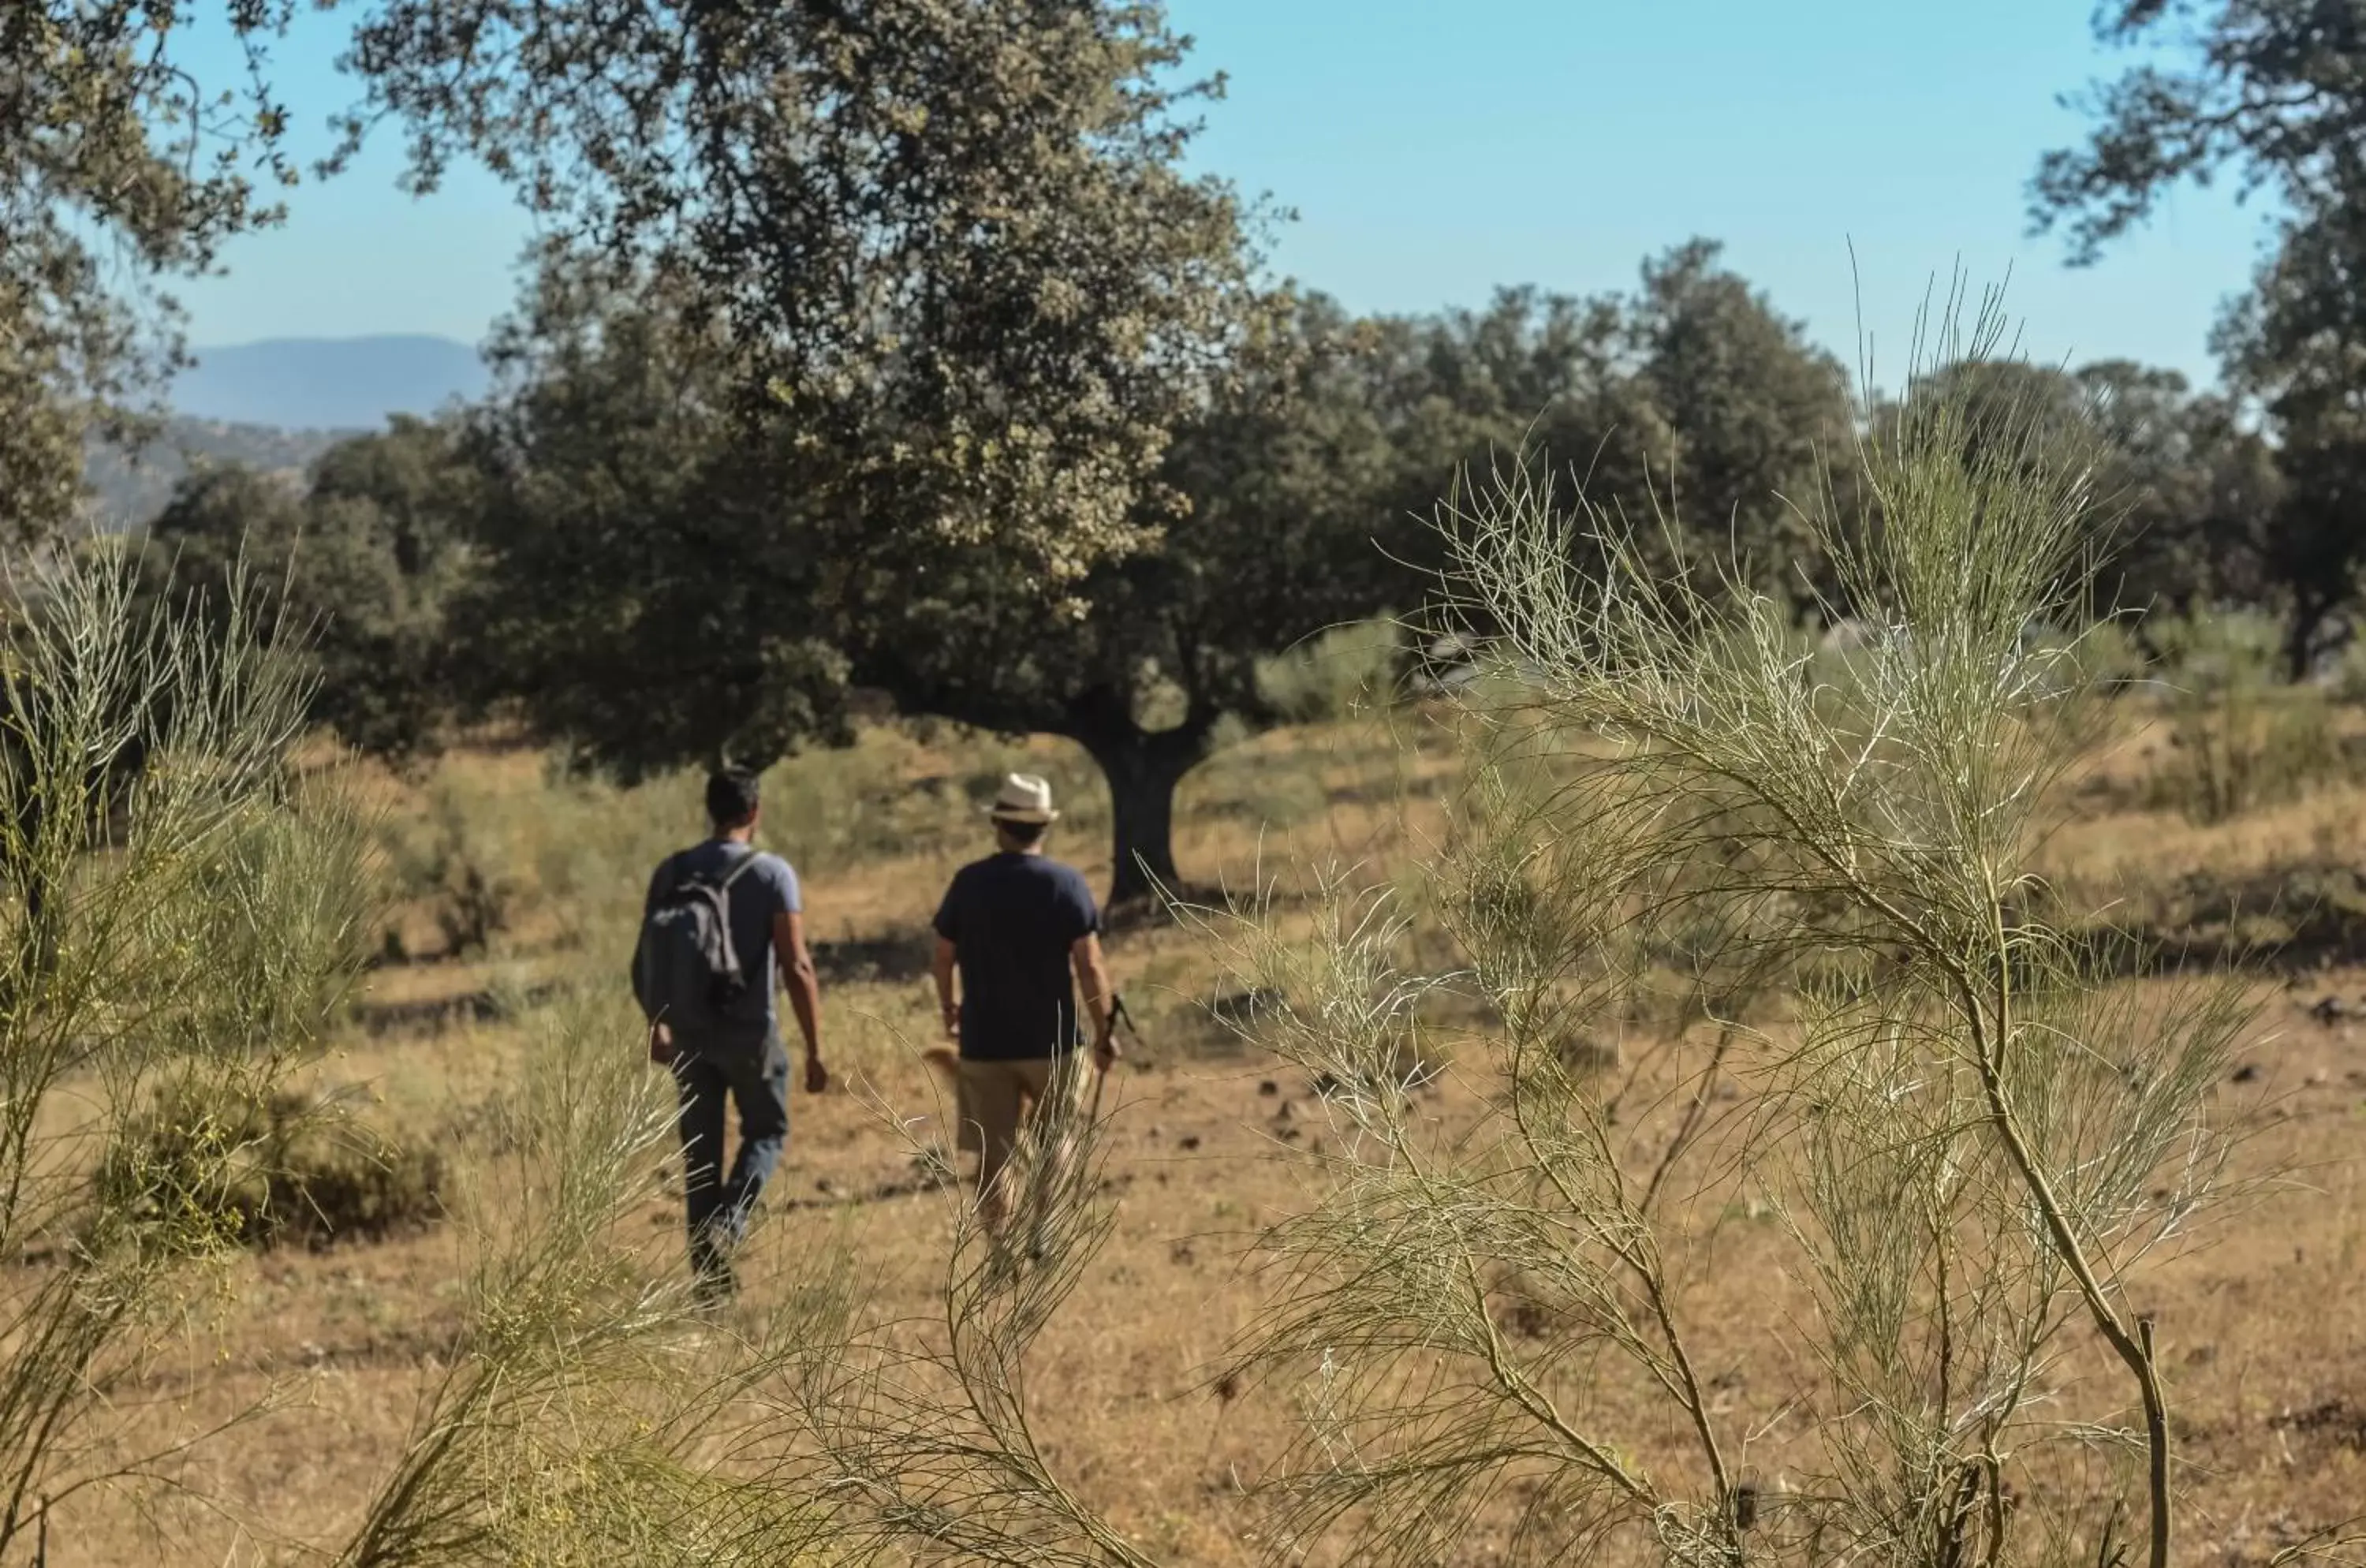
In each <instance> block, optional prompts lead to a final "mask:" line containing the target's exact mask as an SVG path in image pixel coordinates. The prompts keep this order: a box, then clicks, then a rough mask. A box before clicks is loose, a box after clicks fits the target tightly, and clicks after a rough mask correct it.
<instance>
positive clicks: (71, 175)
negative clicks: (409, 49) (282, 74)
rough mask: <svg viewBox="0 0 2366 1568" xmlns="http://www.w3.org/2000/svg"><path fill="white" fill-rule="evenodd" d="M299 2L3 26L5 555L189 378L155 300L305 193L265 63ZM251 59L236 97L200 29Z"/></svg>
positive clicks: (48, 526)
mask: <svg viewBox="0 0 2366 1568" xmlns="http://www.w3.org/2000/svg"><path fill="white" fill-rule="evenodd" d="M299 5H300V0H221V4H220V6H206V5H193V4H188V3H186V0H110V3H108V4H105V5H90V4H83V3H78V0H11V3H10V4H8V5H7V6H0V536H5V537H6V538H8V539H11V540H15V541H22V540H24V539H26V538H28V537H34V536H39V535H42V534H44V533H47V532H49V531H51V530H53V529H55V528H56V527H57V526H59V525H61V524H62V523H64V522H65V521H67V520H68V519H69V518H70V517H72V516H73V513H74V510H75V507H76V505H77V504H78V502H79V501H80V499H81V488H82V487H81V474H82V467H83V455H84V445H83V441H84V432H85V431H86V430H88V429H89V428H91V427H92V426H93V425H94V424H97V425H101V426H104V427H106V428H107V430H108V431H109V433H110V434H117V435H121V434H126V433H127V432H128V431H130V429H131V428H132V426H133V425H134V423H136V421H135V416H136V415H137V414H138V413H140V412H141V409H142V406H143V404H144V402H145V400H146V396H147V394H148V393H149V392H151V391H152V389H154V388H155V387H156V386H157V385H158V384H159V383H160V382H161V379H162V378H163V376H164V375H165V374H167V373H169V372H170V371H171V370H172V369H174V368H175V367H176V366H177V365H178V364H179V363H180V360H181V357H182V354H181V340H180V335H179V332H178V311H177V309H176V307H175V303H174V301H173V299H172V298H171V296H170V295H169V294H167V293H165V292H163V289H162V288H161V285H162V284H163V283H164V282H166V281H168V280H169V279H171V278H173V277H176V276H193V275H196V274H197V273H200V272H202V271H203V270H204V269H205V268H206V267H207V266H208V265H211V263H212V262H213V260H214V257H215V256H216V254H218V253H219V251H220V247H221V245H222V243H223V242H224V241H226V240H228V239H229V238H231V236H232V235H234V234H238V233H241V232H242V231H246V230H249V229H253V228H255V227H257V226H259V225H263V224H266V223H269V222H272V221H274V220H276V219H277V218H278V216H279V209H278V208H277V207H276V205H274V204H273V203H272V202H271V201H270V200H269V199H268V198H267V190H268V187H271V186H276V185H279V184H283V183H293V181H294V180H295V178H296V174H295V170H294V169H293V167H292V166H291V165H290V164H289V163H288V162H287V159H286V158H285V157H284V156H283V155H282V152H281V138H282V133H283V131H284V130H285V127H286V115H285V112H284V111H283V110H282V109H281V108H280V107H279V106H278V104H277V103H276V100H275V99H274V98H273V96H272V94H271V89H270V85H269V80H268V65H269V50H270V45H271V43H272V41H273V40H274V39H276V37H278V35H279V34H280V33H281V32H283V31H284V30H285V28H286V27H287V23H288V21H289V19H290V17H292V16H293V14H294V13H295V12H296V11H297V10H298V9H299ZM209 12H210V13H211V14H213V15H217V16H219V17H220V18H221V19H222V21H223V22H224V23H226V24H227V26H228V28H229V29H230V31H231V34H232V35H233V37H234V38H235V39H237V40H238V42H239V43H240V44H241V45H242V50H243V53H244V56H245V64H246V69H245V71H244V72H243V73H242V80H240V81H237V82H234V83H222V82H208V81H202V80H199V79H198V78H197V77H196V76H194V75H193V74H192V73H191V71H190V68H189V65H188V62H187V61H186V59H185V58H184V56H185V55H186V52H187V34H188V32H189V30H190V28H192V26H194V25H195V24H196V23H197V21H198V19H199V18H200V17H203V16H206V15H207V14H208V13H209Z"/></svg>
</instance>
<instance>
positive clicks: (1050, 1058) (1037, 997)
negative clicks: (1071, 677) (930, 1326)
mask: <svg viewBox="0 0 2366 1568" xmlns="http://www.w3.org/2000/svg"><path fill="white" fill-rule="evenodd" d="M986 811H987V818H988V820H989V821H991V822H992V824H993V826H994V836H995V840H996V846H997V849H996V852H995V853H993V854H991V855H988V856H987V857H986V859H984V860H981V861H974V862H972V863H970V864H968V865H965V866H963V867H962V868H961V870H960V872H959V873H957V874H955V875H954V877H953V880H952V886H951V887H949V888H947V889H946V891H945V897H944V902H943V904H942V905H941V907H940V908H938V910H937V919H936V930H937V956H936V976H937V1001H938V1005H939V1006H940V1007H941V1008H942V1009H943V1011H944V1024H945V1032H946V1034H947V1035H948V1036H950V1037H951V1038H952V1039H953V1040H954V1041H955V1042H957V1043H958V1044H959V1047H960V1061H959V1063H958V1075H957V1078H956V1093H955V1100H956V1114H957V1116H958V1118H959V1122H960V1129H959V1131H960V1146H961V1147H962V1148H963V1149H967V1150H974V1151H975V1153H976V1155H977V1190H978V1212H979V1213H980V1214H981V1215H982V1216H983V1217H984V1218H985V1220H986V1224H989V1225H996V1224H999V1223H1000V1222H1001V1218H1002V1215H1003V1213H1004V1212H1005V1210H1006V1208H1007V1206H1008V1195H1007V1194H1006V1193H1004V1192H1003V1191H1002V1190H1001V1188H1002V1183H1001V1182H1000V1180H999V1178H1000V1177H1001V1175H1002V1170H1003V1167H1004V1166H1005V1165H1006V1164H1007V1163H1008V1161H1009V1158H1010V1152H1011V1149H1012V1147H1013V1145H1015V1144H1016V1143H1017V1142H1018V1137H1019V1128H1020V1122H1021V1121H1022V1119H1023V1118H1025V1117H1028V1116H1031V1115H1033V1114H1035V1113H1036V1111H1039V1110H1040V1109H1041V1108H1042V1106H1043V1105H1045V1104H1046V1103H1048V1102H1050V1101H1052V1100H1053V1099H1054V1097H1055V1096H1056V1095H1059V1094H1063V1093H1069V1092H1073V1090H1074V1089H1075V1087H1076V1074H1075V1065H1076V1052H1077V1048H1078V1047H1079V1046H1080V1045H1081V1044H1082V1043H1084V1042H1083V1032H1082V1030H1081V1028H1080V1024H1081V1022H1082V1020H1083V1018H1084V1017H1085V1016H1087V1015H1089V1016H1090V1017H1091V1019H1092V1024H1093V1060H1094V1066H1096V1067H1097V1068H1098V1069H1099V1070H1101V1071H1104V1072H1105V1071H1107V1070H1108V1068H1109V1066H1110V1063H1112V1062H1114V1061H1115V1060H1116V1059H1117V1037H1116V1034H1115V1032H1114V1020H1113V1018H1112V1009H1111V1006H1110V984H1109V971H1108V969H1107V967H1106V966H1105V965H1104V964H1103V963H1102V961H1101V942H1100V925H1101V921H1100V911H1099V909H1098V908H1097V907H1096V906H1095V905H1094V903H1093V895H1092V889H1091V888H1089V887H1088V886H1086V885H1085V879H1084V878H1083V877H1082V876H1081V875H1079V874H1077V873H1076V870H1075V868H1073V867H1071V866H1065V865H1063V864H1061V863H1059V862H1057V861H1055V860H1053V859H1051V858H1050V857H1049V856H1047V855H1046V854H1044V853H1043V837H1044V834H1045V832H1046V831H1047V830H1048V829H1050V827H1051V825H1052V824H1053V822H1054V821H1056V820H1057V819H1058V818H1059V815H1060V814H1059V813H1058V812H1057V811H1054V810H1053V808H1052V786H1051V785H1050V784H1046V783H1045V782H1044V781H1043V780H1042V779H1040V778H1037V777H1036V776H1034V775H1033V774H1031V773H1012V774H1011V775H1009V776H1008V778H1006V779H1004V780H1003V781H1002V788H1001V790H1000V792H999V793H998V794H997V795H996V796H995V799H994V804H993V805H992V806H990V807H987V808H986ZM956 976H958V979H959V983H960V984H959V990H958V992H956V990H955V979H956ZM1079 991H1081V992H1082V993H1083V998H1084V1011H1083V1012H1082V1013H1080V1012H1079V1011H1078V1010H1077V1006H1076V1000H1077V994H1078V992H1079Z"/></svg>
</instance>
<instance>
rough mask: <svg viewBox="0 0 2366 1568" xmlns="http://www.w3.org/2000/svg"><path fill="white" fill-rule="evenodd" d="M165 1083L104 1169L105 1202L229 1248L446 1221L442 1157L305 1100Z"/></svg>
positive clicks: (362, 1235) (381, 1232)
mask: <svg viewBox="0 0 2366 1568" xmlns="http://www.w3.org/2000/svg"><path fill="white" fill-rule="evenodd" d="M193 1087H195V1088H197V1089H199V1090H200V1092H202V1089H203V1087H204V1086H191V1085H187V1084H168V1085H166V1086H164V1088H163V1090H162V1092H161V1093H160V1094H159V1097H158V1100H157V1103H156V1105H155V1107H154V1109H153V1110H152V1111H149V1112H148V1113H147V1114H146V1115H144V1116H141V1117H140V1118H138V1119H137V1120H135V1121H134V1122H131V1123H130V1125H129V1126H127V1127H125V1128H124V1129H122V1130H121V1132H120V1133H119V1134H118V1137H119V1138H120V1139H121V1141H120V1142H118V1144H116V1145H113V1146H111V1147H110V1148H108V1149H107V1152H106V1154H105V1155H104V1156H102V1158H101V1159H100V1162H99V1166H98V1172H97V1176H96V1182H97V1187H98V1192H97V1201H98V1203H99V1204H100V1206H101V1207H102V1208H103V1209H105V1210H107V1211H108V1212H110V1213H124V1214H129V1215H132V1216H135V1217H136V1219H137V1220H138V1221H139V1223H141V1224H149V1225H153V1226H157V1227H194V1228H197V1229H198V1230H201V1231H202V1232H204V1233H205V1234H207V1235H209V1236H212V1237H215V1238H218V1240H219V1242H220V1244H222V1245H231V1244H236V1245H242V1246H246V1247H271V1246H276V1245H280V1244H285V1243H295V1244H298V1245H301V1246H309V1247H327V1246H330V1245H332V1244H333V1243H336V1242H344V1241H377V1240H383V1239H384V1238H386V1237H388V1236H390V1235H400V1234H402V1233H404V1232H407V1231H412V1230H417V1229H420V1228H422V1227H423V1226H425V1225H428V1224H433V1223H434V1221H436V1220H438V1219H440V1218H442V1217H443V1187H444V1181H445V1175H444V1162H443V1157H442V1156H440V1155H439V1154H437V1153H436V1152H435V1151H434V1149H432V1148H423V1147H420V1146H417V1145H411V1144H407V1143H404V1142H402V1141H400V1140H399V1139H396V1138H394V1137H391V1136H389V1134H385V1133H383V1132H381V1131H379V1130H377V1129H376V1128H374V1127H372V1126H370V1125H369V1124H368V1123H366V1122H361V1121H357V1120H355V1119H353V1118H351V1117H348V1116H345V1115H344V1114H342V1108H340V1107H338V1106H335V1105H323V1104H321V1103H319V1102H317V1101H315V1100H311V1099H309V1098H307V1097H305V1096H302V1095H298V1094H292V1093H287V1092H284V1091H283V1092H279V1093H275V1094H272V1095H270V1096H268V1097H267V1098H265V1099H263V1100H254V1099H251V1098H247V1097H245V1096H244V1095H237V1096H234V1097H232V1098H231V1099H229V1100H224V1101H221V1102H220V1103H216V1104H207V1103H204V1101H203V1100H202V1099H200V1098H199V1095H198V1094H193V1093H192V1092H191V1089H192V1088H193Z"/></svg>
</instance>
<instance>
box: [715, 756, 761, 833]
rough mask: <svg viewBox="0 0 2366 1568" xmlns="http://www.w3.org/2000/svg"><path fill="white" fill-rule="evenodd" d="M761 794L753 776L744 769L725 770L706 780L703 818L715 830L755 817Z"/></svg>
mask: <svg viewBox="0 0 2366 1568" xmlns="http://www.w3.org/2000/svg"><path fill="white" fill-rule="evenodd" d="M759 799H760V789H759V786H758V785H757V783H756V775H755V774H753V773H749V771H748V770H747V769H745V768H725V769H723V770H721V771H720V772H718V773H709V774H708V775H707V776H706V815H707V818H708V819H709V820H711V821H712V822H713V823H714V824H715V826H716V827H718V828H728V827H730V826H732V825H733V824H734V823H738V822H745V821H746V820H748V818H750V817H753V816H754V815H756V807H757V805H758V802H759Z"/></svg>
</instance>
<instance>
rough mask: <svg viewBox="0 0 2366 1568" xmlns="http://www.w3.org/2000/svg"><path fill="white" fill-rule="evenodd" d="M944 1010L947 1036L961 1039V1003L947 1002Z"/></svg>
mask: <svg viewBox="0 0 2366 1568" xmlns="http://www.w3.org/2000/svg"><path fill="white" fill-rule="evenodd" d="M942 1011H943V1013H944V1020H945V1038H946V1039H948V1040H959V1039H960V1038H961V1003H959V1002H947V1003H946V1004H945V1005H944V1008H943V1009H942Z"/></svg>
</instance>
